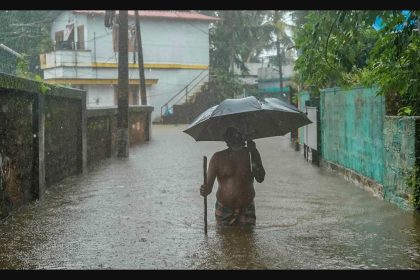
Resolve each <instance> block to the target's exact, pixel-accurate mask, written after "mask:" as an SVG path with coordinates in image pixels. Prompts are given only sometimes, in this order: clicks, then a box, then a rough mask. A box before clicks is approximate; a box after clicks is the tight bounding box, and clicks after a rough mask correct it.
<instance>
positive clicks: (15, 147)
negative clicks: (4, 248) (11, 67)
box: [0, 89, 32, 217]
mask: <svg viewBox="0 0 420 280" xmlns="http://www.w3.org/2000/svg"><path fill="white" fill-rule="evenodd" d="M0 166H1V168H0V169H1V174H0V217H3V216H5V215H7V213H9V212H10V211H11V210H12V208H14V207H18V206H20V205H22V204H24V203H26V202H27V201H29V200H31V199H32V190H31V186H32V98H31V96H30V95H28V94H25V93H23V92H20V91H14V90H5V89H0Z"/></svg>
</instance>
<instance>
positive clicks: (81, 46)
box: [54, 41, 85, 51]
mask: <svg viewBox="0 0 420 280" xmlns="http://www.w3.org/2000/svg"><path fill="white" fill-rule="evenodd" d="M76 46H77V50H85V42H83V41H81V42H73V41H61V42H56V43H55V45H54V50H55V51H59V50H76Z"/></svg>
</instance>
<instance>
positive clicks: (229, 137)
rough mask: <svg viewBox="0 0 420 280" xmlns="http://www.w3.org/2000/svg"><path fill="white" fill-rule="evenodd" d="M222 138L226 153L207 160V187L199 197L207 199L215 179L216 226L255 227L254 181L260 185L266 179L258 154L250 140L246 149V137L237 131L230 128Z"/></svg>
mask: <svg viewBox="0 0 420 280" xmlns="http://www.w3.org/2000/svg"><path fill="white" fill-rule="evenodd" d="M224 136H225V137H224V138H225V142H226V144H227V146H228V149H226V150H223V151H220V152H216V153H215V154H214V155H213V157H212V158H211V159H210V163H209V168H208V177H207V184H203V185H201V187H200V194H201V195H202V196H207V195H209V194H210V193H211V192H212V190H213V184H214V181H215V179H216V178H217V181H218V183H219V188H218V189H217V193H216V198H217V201H216V211H215V215H216V222H217V225H219V226H233V225H237V226H255V220H256V217H255V205H254V197H255V190H254V184H253V181H254V178H255V180H256V181H257V182H258V183H261V182H262V181H264V177H265V170H264V167H263V165H262V162H261V157H260V154H259V152H258V150H257V149H256V147H255V142H254V141H252V140H247V147H245V137H244V135H243V134H241V133H240V132H239V131H238V130H237V129H236V128H234V127H229V128H228V129H227V130H226V132H225V135H224ZM250 155H251V159H252V172H251V164H250Z"/></svg>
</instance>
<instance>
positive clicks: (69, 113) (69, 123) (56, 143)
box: [45, 96, 82, 185]
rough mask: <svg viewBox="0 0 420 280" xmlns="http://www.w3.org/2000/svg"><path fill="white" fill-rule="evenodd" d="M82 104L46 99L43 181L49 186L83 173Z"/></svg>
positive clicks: (61, 99)
mask: <svg viewBox="0 0 420 280" xmlns="http://www.w3.org/2000/svg"><path fill="white" fill-rule="evenodd" d="M81 110H82V107H81V101H80V100H79V99H72V98H63V97H55V96H46V97H45V181H46V184H47V185H52V184H54V183H56V182H58V181H60V180H62V179H64V178H65V177H67V176H70V175H74V174H77V173H81V172H82V165H81V164H82V158H81V157H82V151H81V146H82V135H81V128H82V124H81V115H82V112H81Z"/></svg>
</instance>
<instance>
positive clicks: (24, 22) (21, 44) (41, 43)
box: [0, 10, 60, 74]
mask: <svg viewBox="0 0 420 280" xmlns="http://www.w3.org/2000/svg"><path fill="white" fill-rule="evenodd" d="M59 13H60V11H42V10H34V11H29V10H2V11H0V23H1V24H0V38H1V43H3V44H4V45H6V46H8V47H9V48H11V49H13V50H15V51H17V52H18V53H21V54H25V55H26V57H27V60H28V70H29V71H30V72H37V73H38V74H39V73H40V71H39V54H40V53H42V52H45V51H49V50H51V40H50V25H51V22H52V21H53V20H54V18H55V17H56V16H57V15H58V14H59Z"/></svg>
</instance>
